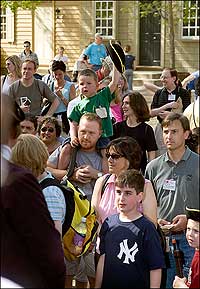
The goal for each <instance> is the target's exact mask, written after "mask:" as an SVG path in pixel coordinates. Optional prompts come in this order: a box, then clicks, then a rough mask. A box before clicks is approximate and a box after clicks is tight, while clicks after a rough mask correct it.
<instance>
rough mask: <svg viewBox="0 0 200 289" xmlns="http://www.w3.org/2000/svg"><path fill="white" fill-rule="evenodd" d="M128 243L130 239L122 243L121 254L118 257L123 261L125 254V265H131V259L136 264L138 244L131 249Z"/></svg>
mask: <svg viewBox="0 0 200 289" xmlns="http://www.w3.org/2000/svg"><path fill="white" fill-rule="evenodd" d="M127 241H128V239H125V240H123V242H121V243H120V252H119V254H118V255H117V257H118V258H119V259H121V258H122V256H123V254H124V255H125V259H124V261H123V263H125V264H130V263H129V259H130V261H131V262H135V254H136V253H137V252H138V247H137V243H136V242H135V244H134V245H133V247H132V248H130V249H129V248H128V244H127Z"/></svg>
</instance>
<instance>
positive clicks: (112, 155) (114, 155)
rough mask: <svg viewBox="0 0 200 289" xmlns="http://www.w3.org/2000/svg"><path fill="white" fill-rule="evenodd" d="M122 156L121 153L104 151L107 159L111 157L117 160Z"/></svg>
mask: <svg viewBox="0 0 200 289" xmlns="http://www.w3.org/2000/svg"><path fill="white" fill-rule="evenodd" d="M123 157H124V156H122V155H117V154H109V153H106V158H107V159H109V158H111V159H113V160H118V159H120V158H123Z"/></svg>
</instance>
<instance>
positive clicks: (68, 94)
mask: <svg viewBox="0 0 200 289" xmlns="http://www.w3.org/2000/svg"><path fill="white" fill-rule="evenodd" d="M52 72H53V77H54V81H52V83H51V85H50V89H51V90H52V91H53V92H55V94H56V95H57V96H58V97H59V99H60V105H59V106H58V108H57V109H56V111H55V113H54V116H55V117H58V116H60V117H61V120H62V124H63V130H64V132H65V133H66V134H68V132H69V121H68V118H67V106H68V103H69V101H70V100H72V99H74V98H75V97H76V89H75V86H74V84H73V83H72V82H70V81H67V80H65V79H64V77H65V72H66V65H65V64H64V62H63V61H54V62H53V64H52ZM58 118H59V117H58Z"/></svg>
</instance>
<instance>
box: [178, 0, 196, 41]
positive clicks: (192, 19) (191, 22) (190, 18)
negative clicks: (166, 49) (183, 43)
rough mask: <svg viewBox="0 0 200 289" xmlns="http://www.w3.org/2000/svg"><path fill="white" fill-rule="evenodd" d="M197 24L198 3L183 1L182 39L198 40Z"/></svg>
mask: <svg viewBox="0 0 200 289" xmlns="http://www.w3.org/2000/svg"><path fill="white" fill-rule="evenodd" d="M199 24H200V15H199V5H198V1H196V0H195V1H183V30H182V36H183V38H198V37H199Z"/></svg>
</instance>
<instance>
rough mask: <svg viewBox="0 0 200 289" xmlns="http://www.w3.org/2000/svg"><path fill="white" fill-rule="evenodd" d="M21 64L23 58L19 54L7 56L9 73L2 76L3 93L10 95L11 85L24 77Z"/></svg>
mask: <svg viewBox="0 0 200 289" xmlns="http://www.w3.org/2000/svg"><path fill="white" fill-rule="evenodd" d="M21 66H22V62H21V59H20V58H19V57H18V56H17V55H11V56H9V57H7V58H6V68H7V70H8V74H7V75H2V76H1V92H2V93H3V94H5V95H8V89H9V86H10V85H11V84H12V83H13V82H15V81H16V80H18V79H20V78H21V77H22V74H21Z"/></svg>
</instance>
